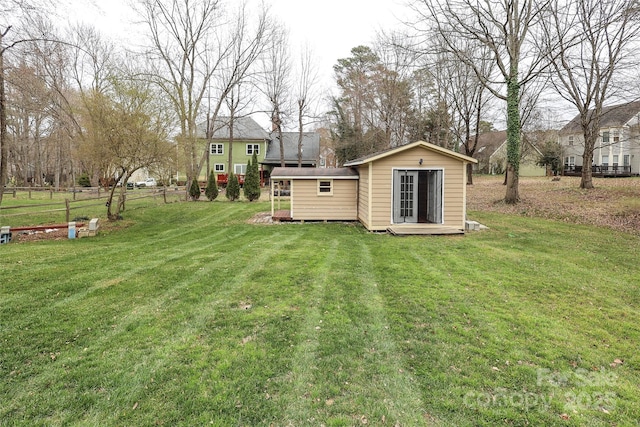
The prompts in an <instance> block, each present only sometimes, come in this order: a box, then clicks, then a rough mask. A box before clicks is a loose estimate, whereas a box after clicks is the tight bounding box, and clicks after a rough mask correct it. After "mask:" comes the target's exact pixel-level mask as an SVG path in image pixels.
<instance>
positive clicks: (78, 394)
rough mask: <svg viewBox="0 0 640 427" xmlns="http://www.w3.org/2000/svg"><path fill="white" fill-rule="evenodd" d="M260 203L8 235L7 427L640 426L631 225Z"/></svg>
mask: <svg viewBox="0 0 640 427" xmlns="http://www.w3.org/2000/svg"><path fill="white" fill-rule="evenodd" d="M268 209H269V204H268V203H265V202H260V203H257V204H256V203H254V204H249V203H228V202H214V203H181V204H178V203H174V204H169V205H160V206H154V207H144V206H140V207H137V208H136V209H131V210H128V211H127V214H126V219H127V220H128V221H132V222H134V225H131V226H129V227H127V228H126V229H123V230H119V231H117V232H116V231H111V232H108V233H102V234H101V235H99V236H97V237H95V238H88V239H76V240H71V241H51V242H37V243H25V244H13V243H12V244H9V245H3V246H1V247H0V257H1V258H2V259H1V261H0V262H1V266H2V267H1V274H2V281H1V282H0V283H1V284H0V301H1V305H0V425H25V426H27V425H28V426H33V425H100V426H105V425H167V426H169V425H170V426H174V425H185V426H191V425H220V426H226V425H245V426H256V425H277V426H280V425H282V426H286V425H296V426H302V425H327V426H351V425H363V424H365V423H366V424H367V425H396V423H397V424H398V425H406V426H409V425H411V426H413V425H446V426H448V425H487V426H491V425H497V424H506V425H563V426H564V425H568V426H580V425H630V424H634V423H636V422H637V420H638V419H640V395H639V394H638V389H637V387H638V386H637V385H638V384H639V383H640V374H639V373H638V370H637V366H638V364H639V363H640V359H639V356H638V355H637V346H638V342H639V341H640V332H639V329H638V327H637V325H638V324H639V323H640V316H639V314H638V310H637V307H638V304H639V303H640V293H639V291H638V284H637V283H638V279H637V278H638V275H639V267H638V263H637V253H638V251H639V246H640V245H639V240H638V238H637V237H633V236H629V235H624V234H619V233H614V232H611V231H609V230H604V229H597V228H592V227H576V226H571V225H567V224H563V223H558V222H551V221H542V220H535V219H530V218H519V217H514V216H506V215H500V214H486V213H480V212H475V213H473V218H474V219H478V220H480V221H481V222H483V223H485V224H487V225H489V226H490V227H491V230H490V231H487V232H479V233H473V234H469V235H467V236H465V237H401V238H400V237H392V236H388V235H382V234H372V233H367V232H366V231H365V230H364V229H363V228H362V227H360V226H358V225H352V224H332V223H330V224H284V225H272V226H268V225H255V224H249V223H247V219H248V218H250V217H251V216H252V215H253V214H254V213H256V212H259V211H267V210H268ZM616 359H621V360H623V361H624V363H622V364H616V365H615V367H612V366H610V364H611V363H613V362H614V360H616ZM525 399H526V400H525Z"/></svg>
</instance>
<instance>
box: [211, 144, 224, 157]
mask: <svg viewBox="0 0 640 427" xmlns="http://www.w3.org/2000/svg"><path fill="white" fill-rule="evenodd" d="M209 153H211V154H218V155H219V154H224V145H222V144H211V145H209Z"/></svg>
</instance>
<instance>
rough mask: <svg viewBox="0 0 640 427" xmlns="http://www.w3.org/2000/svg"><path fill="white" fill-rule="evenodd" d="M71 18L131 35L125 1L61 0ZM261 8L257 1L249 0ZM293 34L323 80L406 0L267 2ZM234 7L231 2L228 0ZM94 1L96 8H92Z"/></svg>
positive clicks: (393, 22) (391, 23)
mask: <svg viewBox="0 0 640 427" xmlns="http://www.w3.org/2000/svg"><path fill="white" fill-rule="evenodd" d="M63 1H64V2H65V3H66V4H67V5H68V6H67V7H68V8H69V13H70V16H72V17H73V16H75V17H77V19H79V20H82V21H84V22H87V23H90V24H93V25H94V26H96V27H97V28H99V29H100V30H101V31H103V32H105V33H107V34H109V35H111V36H112V37H114V38H115V39H118V38H120V37H122V38H123V39H126V37H128V36H129V35H130V34H131V20H132V19H134V16H133V14H132V13H131V11H130V9H129V7H128V6H127V0H93V2H91V1H88V0H63ZM251 1H253V2H255V3H256V4H257V0H251ZM265 1H266V2H267V4H269V5H270V6H271V11H272V14H273V15H274V16H276V17H277V18H278V19H279V20H281V21H282V22H284V23H285V24H286V25H287V26H288V27H289V30H290V44H291V48H292V49H298V48H299V47H300V46H302V45H304V44H305V43H308V44H309V46H310V47H311V49H312V51H313V52H314V54H315V56H316V57H317V61H318V65H319V72H320V74H321V76H322V78H323V81H327V80H330V79H331V77H332V75H333V65H334V64H336V62H337V60H338V59H339V58H346V57H348V56H349V55H350V51H351V49H352V48H354V47H356V46H358V45H362V44H365V45H371V42H372V41H373V40H374V38H375V35H376V32H377V31H378V30H380V29H381V28H383V29H390V28H397V27H399V23H398V19H397V18H396V17H398V16H401V15H402V14H403V11H404V10H405V7H404V6H403V4H404V3H405V0H265ZM226 2H227V4H233V0H226ZM92 3H93V4H92Z"/></svg>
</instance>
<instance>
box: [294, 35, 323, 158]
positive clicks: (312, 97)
mask: <svg viewBox="0 0 640 427" xmlns="http://www.w3.org/2000/svg"><path fill="white" fill-rule="evenodd" d="M299 61H300V62H299V63H298V69H297V77H296V81H297V85H296V94H295V97H296V106H297V109H296V112H297V116H298V167H302V140H303V137H304V127H305V125H306V124H307V123H306V121H307V120H309V119H311V120H314V119H315V118H316V114H315V113H314V111H313V105H314V103H315V102H316V101H317V99H318V95H317V92H315V91H314V89H316V87H317V84H318V73H317V71H316V70H317V66H316V65H315V63H314V59H313V54H312V52H311V50H310V48H309V47H308V46H305V47H304V48H303V49H302V51H301V53H300V58H299Z"/></svg>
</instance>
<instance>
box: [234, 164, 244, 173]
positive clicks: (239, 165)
mask: <svg viewBox="0 0 640 427" xmlns="http://www.w3.org/2000/svg"><path fill="white" fill-rule="evenodd" d="M238 168H240V171H241V172H238ZM243 169H244V172H242V170H243ZM233 174H234V175H246V174H247V165H246V163H235V164H234V165H233Z"/></svg>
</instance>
